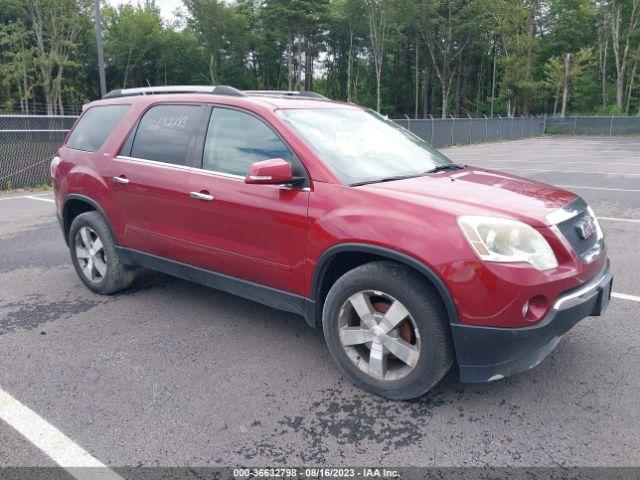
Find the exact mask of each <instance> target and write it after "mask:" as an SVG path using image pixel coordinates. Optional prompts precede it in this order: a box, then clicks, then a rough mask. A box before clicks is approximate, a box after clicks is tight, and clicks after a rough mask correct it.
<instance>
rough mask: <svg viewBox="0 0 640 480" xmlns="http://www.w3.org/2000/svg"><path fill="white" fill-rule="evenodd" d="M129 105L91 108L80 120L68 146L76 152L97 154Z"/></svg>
mask: <svg viewBox="0 0 640 480" xmlns="http://www.w3.org/2000/svg"><path fill="white" fill-rule="evenodd" d="M128 109H129V105H100V106H97V107H91V108H90V109H89V110H87V111H86V112H85V113H84V115H82V117H81V118H80V121H79V122H78V124H77V125H76V126H75V128H74V129H73V131H72V132H71V135H69V140H67V143H66V146H67V147H68V148H73V149H75V150H84V151H86V152H95V151H96V150H98V149H99V148H100V147H101V146H102V144H103V143H104V141H105V140H106V138H107V137H108V136H109V134H110V133H111V132H112V131H113V129H114V128H115V127H116V125H118V122H119V121H120V120H121V119H122V117H123V116H124V114H125V113H126V112H127V110H128Z"/></svg>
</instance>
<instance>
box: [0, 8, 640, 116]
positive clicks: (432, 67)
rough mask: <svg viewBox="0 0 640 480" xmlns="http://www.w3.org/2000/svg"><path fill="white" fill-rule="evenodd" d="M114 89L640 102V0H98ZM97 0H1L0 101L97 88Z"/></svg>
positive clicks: (601, 111) (445, 108) (53, 100)
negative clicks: (164, 6) (127, 0)
mask: <svg viewBox="0 0 640 480" xmlns="http://www.w3.org/2000/svg"><path fill="white" fill-rule="evenodd" d="M100 7H101V8H100V12H101V22H100V26H101V30H102V38H103V43H104V58H105V65H106V67H105V68H106V82H107V90H110V89H116V88H127V87H139V86H147V85H178V84H199V85H200V84H206V85H209V84H212V85H214V84H215V85H231V86H234V87H236V88H239V89H269V90H277V89H280V90H312V91H315V92H318V93H321V94H323V95H326V96H327V97H330V98H332V99H337V100H343V101H348V102H355V103H358V104H361V105H366V106H369V107H371V108H374V109H376V110H378V111H380V112H381V113H383V114H385V115H389V116H391V117H404V116H408V117H411V118H426V117H429V116H430V115H431V116H433V117H448V116H454V117H466V116H472V117H482V116H483V115H486V116H488V117H489V116H497V115H501V116H526V115H537V114H549V115H577V114H582V115H610V114H618V115H625V114H626V115H640V81H639V80H638V77H640V65H639V64H640V24H639V22H640V0H235V1H231V0H226V1H222V0H183V1H182V5H181V7H179V8H177V9H176V11H175V13H174V15H172V17H171V19H167V18H164V17H163V16H162V15H161V13H160V9H159V7H158V5H157V4H156V3H154V1H153V0H146V1H141V2H139V3H136V2H134V3H132V4H124V5H120V6H119V7H117V8H114V7H113V6H110V4H109V3H108V2H106V1H103V2H102V4H101V6H100ZM94 14H95V3H94V1H93V0H0V112H4V113H7V112H20V113H38V114H40V113H44V114H49V115H54V114H75V113H78V111H79V109H80V108H81V105H82V104H83V103H86V102H88V101H91V100H95V99H97V98H99V97H100V87H99V76H98V60H97V58H98V56H97V46H96V45H97V40H96V38H97V37H96V28H95V22H94V18H95V17H94Z"/></svg>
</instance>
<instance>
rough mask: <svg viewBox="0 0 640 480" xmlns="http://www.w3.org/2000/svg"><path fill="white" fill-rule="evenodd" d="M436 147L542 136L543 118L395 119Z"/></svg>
mask: <svg viewBox="0 0 640 480" xmlns="http://www.w3.org/2000/svg"><path fill="white" fill-rule="evenodd" d="M394 121H395V122H396V123H398V124H399V125H402V126H403V127H404V128H406V129H408V130H410V131H411V132H413V133H415V134H416V135H417V136H418V137H420V138H422V139H423V140H426V141H427V142H429V143H430V144H431V145H433V146H434V147H437V148H442V147H450V146H452V145H469V144H471V143H485V142H499V141H501V140H517V139H519V138H528V137H535V136H537V135H542V134H543V133H544V128H545V117H497V118H486V117H485V118H424V119H410V118H406V119H396V120H394Z"/></svg>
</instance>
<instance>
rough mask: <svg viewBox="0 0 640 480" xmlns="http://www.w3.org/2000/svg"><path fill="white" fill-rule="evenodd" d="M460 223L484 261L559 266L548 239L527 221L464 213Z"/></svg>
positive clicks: (549, 266) (546, 266) (539, 268)
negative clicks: (465, 214)
mask: <svg viewBox="0 0 640 480" xmlns="http://www.w3.org/2000/svg"><path fill="white" fill-rule="evenodd" d="M458 224H459V225H460V228H461V229H462V232H463V233H464V235H465V237H467V240H468V241H469V244H470V245H471V247H472V248H473V249H474V250H475V252H476V253H477V254H478V256H479V257H480V258H481V259H482V260H485V261H487V262H509V263H512V262H523V263H529V264H531V265H533V266H534V267H535V268H537V269H538V270H549V269H552V268H556V267H557V266H558V260H557V259H556V256H555V255H554V254H553V250H551V247H550V246H549V244H548V243H547V241H546V240H545V239H544V237H543V236H542V235H540V232H538V231H537V230H536V229H535V228H533V227H531V226H529V225H527V224H526V223H522V222H518V221H517V220H510V219H508V218H500V217H480V216H462V217H459V218H458Z"/></svg>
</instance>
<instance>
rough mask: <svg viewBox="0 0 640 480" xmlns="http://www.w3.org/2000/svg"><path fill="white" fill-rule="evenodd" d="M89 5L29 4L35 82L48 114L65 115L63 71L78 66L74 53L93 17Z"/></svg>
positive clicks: (36, 0) (40, 0) (34, 0)
mask: <svg viewBox="0 0 640 480" xmlns="http://www.w3.org/2000/svg"><path fill="white" fill-rule="evenodd" d="M90 8H91V2H90V0H31V1H30V2H29V3H28V7H27V18H28V26H29V28H30V29H31V31H32V33H33V37H34V40H35V48H34V50H33V52H34V62H35V65H36V71H37V80H36V81H37V84H38V86H39V87H40V88H41V89H42V92H43V95H44V98H45V102H46V106H47V115H54V114H64V107H63V104H62V91H63V79H64V74H65V70H66V69H67V68H72V67H77V66H79V64H78V63H77V62H75V61H74V60H73V59H72V55H73V54H74V52H75V51H76V50H77V48H78V44H77V43H76V40H77V38H78V35H79V34H80V31H81V29H82V28H83V27H85V28H86V25H87V20H88V19H89V18H90V14H89V12H90Z"/></svg>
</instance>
